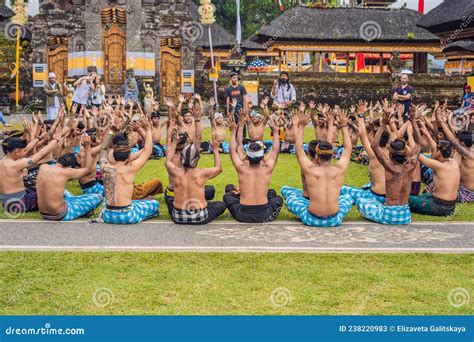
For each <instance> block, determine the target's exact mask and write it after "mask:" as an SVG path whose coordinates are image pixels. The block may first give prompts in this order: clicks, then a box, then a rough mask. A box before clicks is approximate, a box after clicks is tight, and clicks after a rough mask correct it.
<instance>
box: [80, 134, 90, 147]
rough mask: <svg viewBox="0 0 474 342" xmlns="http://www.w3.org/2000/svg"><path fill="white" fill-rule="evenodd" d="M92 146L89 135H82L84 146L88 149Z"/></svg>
mask: <svg viewBox="0 0 474 342" xmlns="http://www.w3.org/2000/svg"><path fill="white" fill-rule="evenodd" d="M91 145H92V139H91V137H90V136H89V135H88V134H86V133H84V134H83V135H82V146H84V147H85V148H87V147H91Z"/></svg>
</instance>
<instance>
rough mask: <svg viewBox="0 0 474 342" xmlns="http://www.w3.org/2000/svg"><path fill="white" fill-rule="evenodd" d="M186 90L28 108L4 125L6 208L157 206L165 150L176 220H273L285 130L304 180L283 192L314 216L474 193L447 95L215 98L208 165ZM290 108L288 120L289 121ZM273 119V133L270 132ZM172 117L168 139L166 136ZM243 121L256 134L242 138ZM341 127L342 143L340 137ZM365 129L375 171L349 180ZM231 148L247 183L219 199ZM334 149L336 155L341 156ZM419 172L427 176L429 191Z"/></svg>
mask: <svg viewBox="0 0 474 342" xmlns="http://www.w3.org/2000/svg"><path fill="white" fill-rule="evenodd" d="M114 101H115V102H114ZM185 102H186V99H184V98H183V97H182V98H180V102H179V105H178V106H177V107H176V106H175V104H174V103H173V102H172V101H171V100H167V103H166V104H167V106H168V111H169V112H168V119H167V120H165V121H160V119H159V114H157V112H149V113H146V114H145V113H143V111H142V109H141V106H140V105H139V104H138V103H133V102H131V103H125V102H124V101H123V100H122V99H115V100H114V99H112V100H110V99H109V100H107V101H106V102H105V104H104V106H103V108H102V109H100V110H98V109H95V110H94V111H92V112H89V111H87V109H85V108H83V109H81V110H80V111H79V112H77V110H74V109H73V110H72V111H71V114H70V116H69V120H66V115H65V113H64V111H62V112H61V113H60V115H59V116H58V118H57V119H56V120H55V121H48V120H46V121H43V120H42V117H41V116H40V115H38V116H35V115H34V116H33V123H30V122H28V121H26V120H24V122H23V126H24V131H23V132H17V131H16V132H15V131H12V132H7V133H8V134H5V135H6V139H4V141H3V143H2V146H3V147H4V151H5V153H6V156H5V157H3V158H2V159H1V160H0V172H1V173H2V175H4V176H3V177H2V179H1V180H0V201H1V202H2V203H3V205H4V208H5V210H6V211H7V212H8V211H10V210H15V209H14V208H18V207H21V210H23V211H37V210H39V212H40V214H41V215H42V217H43V218H45V219H47V220H57V221H59V220H74V219H77V218H80V217H83V216H88V215H92V213H93V212H94V211H95V210H96V209H97V208H98V207H99V206H100V205H101V204H103V206H102V210H101V211H100V218H101V219H102V220H103V221H104V222H107V223H113V224H134V223H138V222H141V221H143V220H145V219H148V218H151V217H154V216H157V215H158V210H159V202H158V201H156V200H155V199H153V196H155V195H158V194H160V193H163V191H164V189H163V185H162V182H161V181H160V180H159V179H152V180H150V181H148V182H146V183H143V184H136V183H134V180H135V177H136V175H137V173H138V172H139V171H140V170H141V169H142V168H143V167H144V166H145V165H146V164H147V162H148V161H149V160H150V159H151V158H152V156H153V155H157V156H158V157H160V155H161V156H163V155H166V158H167V159H166V164H165V165H166V170H167V171H168V174H169V184H168V187H167V188H166V191H165V203H166V205H167V206H168V211H169V213H170V216H171V218H172V220H173V221H174V222H175V223H178V224H206V223H209V222H211V221H212V220H214V219H216V218H217V217H219V216H220V215H222V214H223V213H224V212H225V211H226V210H227V209H228V210H229V212H230V213H231V215H232V216H233V217H234V218H235V219H236V220H238V221H240V222H249V223H262V222H271V221H273V220H275V219H277V217H278V215H279V212H280V210H281V208H282V206H283V204H284V202H283V198H282V197H280V196H279V195H278V194H277V192H276V191H275V190H272V189H270V183H271V177H272V174H273V171H274V169H275V166H276V164H277V161H278V157H279V154H280V153H281V148H282V147H283V146H284V144H282V142H281V140H282V137H283V140H284V141H285V143H286V142H291V143H290V145H291V149H292V150H293V151H294V153H296V157H297V160H298V162H299V164H300V167H301V176H302V184H303V188H302V189H301V190H300V189H296V188H292V187H283V188H282V189H281V194H282V196H283V197H284V199H285V201H286V205H287V207H288V209H289V211H290V212H292V213H293V214H295V215H296V216H297V217H298V218H299V219H300V220H301V221H302V222H303V223H304V224H306V225H309V226H314V227H335V226H339V225H341V223H342V221H343V219H344V217H345V216H346V215H347V213H348V212H349V211H350V210H351V208H352V205H353V204H355V205H356V207H357V209H358V210H359V212H360V213H361V215H362V216H364V217H365V218H367V219H369V220H371V221H374V222H377V223H381V224H390V225H393V224H408V223H410V222H411V213H412V212H415V213H421V214H426V215H439V216H448V215H451V214H453V213H454V211H455V208H456V201H460V202H472V201H473V199H474V196H473V194H474V191H473V190H471V189H473V188H474V174H473V172H472V169H473V167H474V162H473V160H474V156H473V153H472V151H471V149H470V148H471V146H472V136H471V135H469V134H466V132H457V131H456V130H455V128H454V127H452V124H451V117H452V113H451V112H450V111H449V110H448V109H447V105H446V104H444V105H439V104H436V105H435V107H434V108H432V109H429V108H427V107H426V106H413V108H412V110H411V114H410V117H409V120H405V119H404V118H403V116H402V115H400V113H401V110H400V108H399V107H397V106H396V105H392V104H390V103H388V102H387V101H384V102H382V103H377V104H375V105H370V106H369V104H368V103H366V102H362V101H361V102H359V103H358V104H357V106H352V107H351V109H350V110H349V111H345V110H342V109H341V108H339V107H338V106H335V107H334V108H331V107H329V106H327V105H324V106H323V105H316V104H315V103H314V102H312V101H311V102H310V103H309V107H308V108H309V110H307V108H306V105H305V104H304V103H301V104H300V106H299V107H298V108H295V109H294V110H293V111H291V112H289V113H286V114H285V113H283V112H282V111H281V110H280V109H277V110H276V111H275V113H273V114H270V113H269V109H268V99H264V100H263V101H262V104H261V109H262V110H263V112H264V115H263V116H262V115H260V114H259V113H258V112H256V109H252V108H251V106H250V104H249V102H248V101H245V105H244V107H243V108H242V109H241V111H240V112H239V113H235V112H232V113H228V114H229V115H228V118H227V120H225V119H224V117H223V116H222V115H217V114H215V113H214V105H215V103H214V102H213V100H211V102H210V109H209V115H210V117H211V118H215V119H211V126H212V141H211V142H210V145H211V147H212V148H211V151H212V153H213V155H214V167H212V168H205V169H201V168H199V167H198V162H199V159H200V154H201V152H202V126H201V118H202V116H203V113H204V108H205V106H204V104H203V102H202V100H201V98H200V97H199V96H194V97H193V98H192V99H191V100H190V101H189V102H188V106H187V108H188V111H187V112H186V113H184V115H182V113H181V110H182V107H183V105H184V103H185ZM233 108H235V106H234V107H233ZM428 114H431V117H430V116H429V115H428ZM287 116H288V118H287ZM397 116H398V117H397ZM250 117H251V118H250ZM236 118H238V123H236V121H237V120H236ZM249 118H250V119H249ZM282 120H283V121H284V120H286V121H288V120H289V122H288V123H287V124H285V129H284V130H283V131H282V129H281V127H282ZM286 121H285V122H286ZM309 122H313V124H315V125H316V126H315V128H317V129H316V133H317V134H318V135H317V136H316V138H317V139H318V140H313V141H311V142H309V144H308V145H306V144H304V131H305V128H306V126H307V125H308V123H309ZM267 124H268V125H269V127H270V129H271V133H272V141H271V142H265V141H263V137H264V132H265V128H266V126H267ZM164 127H166V132H167V134H166V145H161V135H162V132H161V130H162V128H164ZM227 127H228V128H229V131H230V141H229V143H227V142H226V141H225V138H226V136H227ZM244 127H247V128H248V132H249V135H250V138H251V139H249V140H245V139H244V135H243V132H244ZM339 131H341V132H342V138H343V146H339V145H338V141H339ZM359 139H360V141H361V144H362V147H363V148H358V153H360V154H363V155H366V156H367V160H368V171H369V178H370V183H369V184H368V185H367V186H364V187H363V188H354V187H348V186H343V184H344V177H345V174H346V171H347V168H348V166H349V164H350V160H351V156H353V153H354V149H355V148H356V146H355V144H357V143H358V141H359ZM224 150H227V151H228V152H229V154H230V158H231V160H232V163H233V165H234V168H235V170H236V172H237V175H238V181H239V183H238V185H228V186H227V187H226V188H225V195H224V197H223V200H222V201H213V200H214V197H215V190H214V188H213V187H211V186H209V185H207V183H208V181H210V180H211V179H213V178H215V177H217V176H218V175H219V174H221V173H222V164H221V159H220V158H221V157H220V152H223V151H224ZM335 154H340V155H339V156H338V158H339V160H338V161H336V162H335V163H333V159H334V157H335ZM308 156H309V158H308ZM72 180H78V183H79V185H80V188H81V189H82V191H83V193H84V195H81V196H72V195H71V194H70V193H69V192H68V191H66V187H67V186H68V184H69V182H70V181H72ZM422 181H423V182H425V183H427V187H426V190H425V193H423V194H422V195H421V196H420V190H421V182H422Z"/></svg>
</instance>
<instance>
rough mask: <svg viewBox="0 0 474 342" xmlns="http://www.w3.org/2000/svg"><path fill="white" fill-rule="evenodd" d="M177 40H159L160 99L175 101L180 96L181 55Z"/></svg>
mask: <svg viewBox="0 0 474 342" xmlns="http://www.w3.org/2000/svg"><path fill="white" fill-rule="evenodd" d="M179 48H180V44H179V40H178V39H173V38H166V39H162V40H161V59H160V61H161V67H160V69H161V70H160V75H161V86H160V98H161V102H162V103H163V99H164V98H165V97H168V98H172V99H174V100H176V99H177V98H178V96H179V95H180V94H181V53H180V50H179Z"/></svg>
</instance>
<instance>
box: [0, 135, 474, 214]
mask: <svg viewBox="0 0 474 342" xmlns="http://www.w3.org/2000/svg"><path fill="white" fill-rule="evenodd" d="M209 136H210V129H205V130H204V134H203V137H204V139H209ZM267 138H270V137H269V133H268V132H267ZM313 138H314V133H313V130H312V129H309V128H308V129H306V132H305V141H310V140H311V139H313ZM221 158H222V164H223V172H222V174H220V175H219V176H218V177H217V178H215V179H213V180H212V181H210V183H209V184H212V185H214V186H215V187H216V200H222V197H223V195H224V188H225V186H226V185H227V184H237V173H236V172H235V169H234V167H233V165H232V162H231V160H230V156H229V155H221ZM213 163H214V159H213V156H211V155H203V156H202V158H201V160H200V162H199V167H211V166H213V165H214V164H213ZM156 177H157V178H159V179H161V180H162V181H163V182H164V184H165V185H166V184H167V183H168V174H167V172H166V168H165V160H164V159H162V160H150V161H149V162H148V163H147V165H146V166H145V168H143V169H142V170H141V171H140V173H139V174H138V175H137V177H136V179H135V182H136V183H141V182H144V181H146V180H149V179H152V178H156ZM368 181H369V180H368V173H367V166H364V165H360V164H357V163H353V162H351V165H350V167H349V169H348V172H347V174H346V178H345V184H347V185H352V186H362V185H364V184H366V183H367V182H368ZM285 185H288V186H293V187H298V188H301V176H300V168H299V164H298V161H297V159H296V156H294V155H288V154H282V155H280V158H279V160H278V163H277V166H276V169H275V171H274V173H273V178H272V184H271V187H272V188H274V189H275V190H277V192H279V191H280V189H281V187H282V186H285ZM68 190H69V191H71V192H72V193H73V194H75V195H79V194H81V193H82V192H81V189H80V187H79V185H78V183H77V181H74V182H71V183H70V185H69V186H68ZM157 199H158V200H159V201H160V218H159V219H169V214H168V211H167V209H166V204H165V203H164V199H163V195H160V196H158V197H157ZM2 218H7V217H6V216H5V214H4V213H3V211H0V219H2ZM23 218H25V219H39V218H40V216H39V214H38V213H28V214H26V215H25V216H24V217H23ZM231 218H232V217H231V215H230V214H229V213H228V212H226V213H225V214H224V215H223V216H222V217H221V218H220V219H223V220H230V219H231ZM157 219H158V218H157ZM279 219H280V220H295V217H294V216H293V215H292V214H291V213H289V212H288V211H287V210H286V208H285V207H284V208H283V210H282V211H281V213H280V216H279ZM346 220H347V221H358V220H364V218H363V217H362V216H361V215H360V214H359V212H358V211H357V209H356V207H355V206H354V207H353V208H352V210H351V211H350V212H349V214H348V215H347V216H346ZM413 220H414V221H473V220H474V204H473V203H471V204H457V206H456V212H455V214H454V215H453V216H450V217H447V218H440V217H434V216H423V215H418V214H414V215H413Z"/></svg>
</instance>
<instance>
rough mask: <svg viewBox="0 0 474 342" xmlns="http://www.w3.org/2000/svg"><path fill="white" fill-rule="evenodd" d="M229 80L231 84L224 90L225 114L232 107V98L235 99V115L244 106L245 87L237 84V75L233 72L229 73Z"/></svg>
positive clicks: (229, 111) (230, 110)
mask: <svg viewBox="0 0 474 342" xmlns="http://www.w3.org/2000/svg"><path fill="white" fill-rule="evenodd" d="M230 81H231V85H230V86H228V87H227V89H226V90H225V97H226V108H227V114H230V113H231V112H232V110H233V109H234V108H232V106H231V103H232V100H233V99H236V100H237V105H236V106H235V116H237V115H238V114H239V113H240V111H241V110H242V108H243V107H244V100H245V99H244V97H245V96H246V95H247V89H245V87H244V86H243V85H240V84H239V75H238V74H237V73H235V72H233V73H231V74H230ZM237 120H238V119H237Z"/></svg>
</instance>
